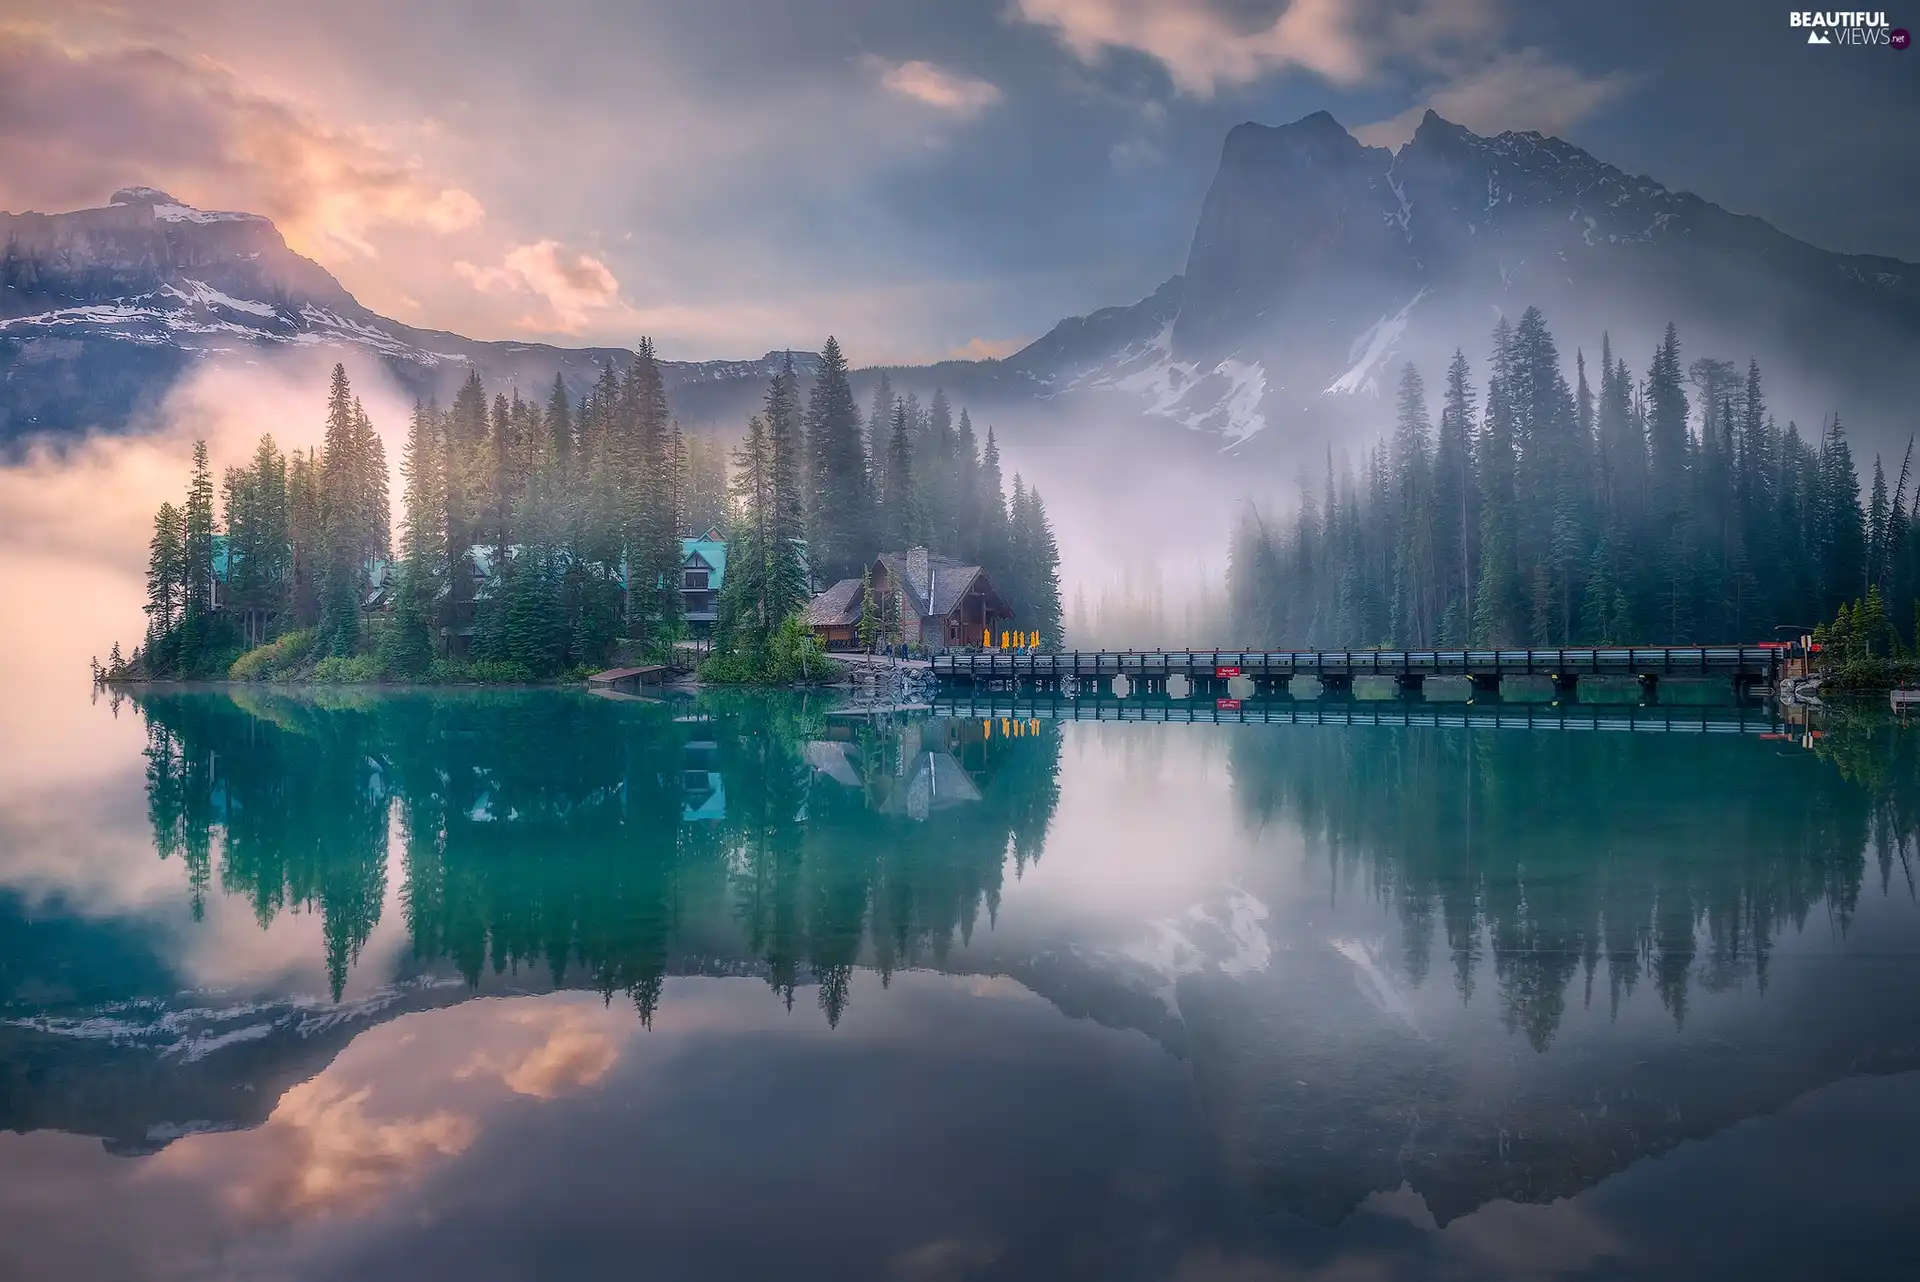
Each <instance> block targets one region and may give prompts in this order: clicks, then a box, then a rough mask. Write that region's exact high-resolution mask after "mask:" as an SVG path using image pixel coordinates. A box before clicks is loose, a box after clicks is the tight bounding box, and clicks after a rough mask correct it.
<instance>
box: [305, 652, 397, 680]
mask: <svg viewBox="0 0 1920 1282" xmlns="http://www.w3.org/2000/svg"><path fill="white" fill-rule="evenodd" d="M383 675H384V673H383V671H382V669H381V667H380V656H379V655H377V654H356V655H352V656H344V655H337V654H336V655H330V656H328V657H327V658H324V659H322V660H320V662H318V663H316V664H314V665H313V679H314V680H315V681H317V682H319V683H321V684H323V685H365V684H366V683H368V682H371V681H378V680H379V679H380V678H381V677H382V676H383Z"/></svg>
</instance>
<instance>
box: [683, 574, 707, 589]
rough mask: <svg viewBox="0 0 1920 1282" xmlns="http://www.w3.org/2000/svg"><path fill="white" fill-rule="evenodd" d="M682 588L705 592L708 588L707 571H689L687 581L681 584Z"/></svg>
mask: <svg viewBox="0 0 1920 1282" xmlns="http://www.w3.org/2000/svg"><path fill="white" fill-rule="evenodd" d="M680 586H681V587H684V588H690V589H696V590H705V588H706V586H707V572H706V571H705V570H688V571H687V573H686V577H685V581H684V582H683V583H681V585H680Z"/></svg>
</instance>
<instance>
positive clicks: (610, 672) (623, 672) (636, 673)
mask: <svg viewBox="0 0 1920 1282" xmlns="http://www.w3.org/2000/svg"><path fill="white" fill-rule="evenodd" d="M666 679H667V669H666V666H665V665H664V664H659V663H650V664H648V665H646V666H645V667H639V668H608V669H607V670H606V671H605V672H596V673H594V674H593V675H592V676H590V677H588V678H587V689H589V690H596V691H613V692H614V693H617V694H638V693H640V687H642V686H649V685H659V684H661V683H662V682H664V681H665V680H666Z"/></svg>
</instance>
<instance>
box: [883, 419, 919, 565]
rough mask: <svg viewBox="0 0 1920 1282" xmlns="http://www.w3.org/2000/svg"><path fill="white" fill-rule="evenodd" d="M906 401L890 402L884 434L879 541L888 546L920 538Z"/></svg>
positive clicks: (901, 545) (899, 545) (914, 542)
mask: <svg viewBox="0 0 1920 1282" xmlns="http://www.w3.org/2000/svg"><path fill="white" fill-rule="evenodd" d="M910 421H911V419H910V411H909V409H908V406H907V403H906V402H905V401H896V402H894V406H893V426H892V429H891V430H890V431H889V432H888V434H887V466H886V471H885V473H884V474H883V475H884V477H885V482H886V484H885V488H883V489H882V490H881V492H880V541H881V542H882V543H883V544H884V545H885V546H887V547H889V548H906V547H911V546H913V545H914V544H916V543H918V542H920V540H921V534H922V531H921V520H920V510H919V503H918V496H917V494H916V490H915V486H914V474H913V439H912V436H911V428H910V426H909V423H910Z"/></svg>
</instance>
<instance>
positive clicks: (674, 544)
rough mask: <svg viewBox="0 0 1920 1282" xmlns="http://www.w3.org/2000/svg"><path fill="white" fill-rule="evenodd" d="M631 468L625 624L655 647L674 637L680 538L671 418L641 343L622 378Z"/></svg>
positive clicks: (648, 350) (656, 369) (648, 345)
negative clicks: (627, 415)
mask: <svg viewBox="0 0 1920 1282" xmlns="http://www.w3.org/2000/svg"><path fill="white" fill-rule="evenodd" d="M625 396H626V400H627V403H628V412H629V415H630V424H631V428H630V438H629V439H630V441H631V449H632V463H631V470H630V472H629V488H628V492H627V503H626V508H627V528H628V531H629V533H628V538H627V557H628V566H629V569H628V576H629V577H628V588H627V596H628V611H629V615H628V617H629V622H630V623H631V624H632V625H633V626H635V627H636V628H637V629H639V630H640V632H641V633H642V635H644V636H645V637H647V638H648V639H649V640H651V641H652V642H654V643H655V644H656V645H665V644H666V643H668V642H670V641H671V640H672V639H673V638H675V637H677V636H678V635H679V633H680V613H681V608H682V605H681V596H680V538H679V534H678V532H677V530H678V523H677V519H676V513H675V512H674V506H673V490H674V484H673V473H672V468H673V462H674V460H673V458H672V416H671V413H670V411H669V410H668V407H667V393H666V384H665V381H664V380H663V379H662V377H661V374H660V365H659V362H658V360H656V359H655V357H654V353H653V340H652V339H650V338H642V339H641V340H640V345H639V347H638V348H637V349H636V350H635V352H634V359H633V365H632V367H631V368H630V369H629V371H628V374H627V385H626V389H625Z"/></svg>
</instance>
